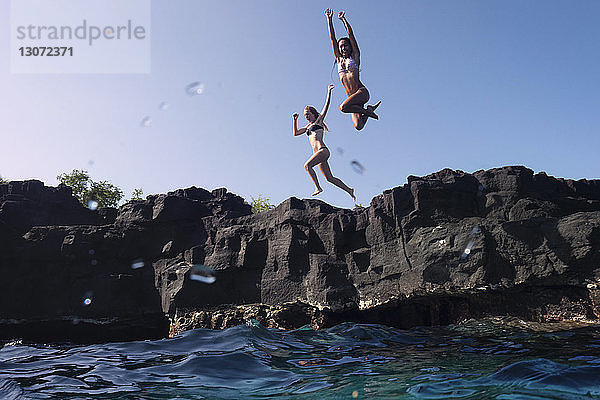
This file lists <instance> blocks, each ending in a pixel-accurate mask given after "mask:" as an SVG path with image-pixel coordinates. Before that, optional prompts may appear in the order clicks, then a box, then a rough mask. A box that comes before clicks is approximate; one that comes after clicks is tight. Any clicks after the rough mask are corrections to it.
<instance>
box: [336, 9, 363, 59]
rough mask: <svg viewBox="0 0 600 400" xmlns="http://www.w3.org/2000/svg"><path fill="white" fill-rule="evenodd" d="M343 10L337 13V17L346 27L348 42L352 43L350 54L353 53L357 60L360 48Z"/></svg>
mask: <svg viewBox="0 0 600 400" xmlns="http://www.w3.org/2000/svg"><path fill="white" fill-rule="evenodd" d="M345 14H346V13H345V11H340V13H339V14H338V18H339V19H341V20H342V22H343V23H344V26H345V27H346V31H347V32H348V38H350V44H351V45H352V55H354V60H355V61H356V62H358V59H359V57H360V50H359V49H358V43H357V42H356V38H355V37H354V32H353V31H352V27H351V26H350V24H349V23H348V20H346V15H345Z"/></svg>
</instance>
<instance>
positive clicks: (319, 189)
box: [312, 188, 323, 196]
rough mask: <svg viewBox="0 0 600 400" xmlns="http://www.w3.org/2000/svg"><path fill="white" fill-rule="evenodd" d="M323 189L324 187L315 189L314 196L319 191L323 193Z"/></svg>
mask: <svg viewBox="0 0 600 400" xmlns="http://www.w3.org/2000/svg"><path fill="white" fill-rule="evenodd" d="M322 191H323V189H321V188H318V189H317V190H315V192H314V193H313V194H312V195H313V196H316V195H318V194H319V193H321V192H322Z"/></svg>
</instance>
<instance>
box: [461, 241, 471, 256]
mask: <svg viewBox="0 0 600 400" xmlns="http://www.w3.org/2000/svg"><path fill="white" fill-rule="evenodd" d="M474 244H475V242H473V241H470V242H469V243H468V244H467V247H466V248H465V250H464V251H463V253H462V255H461V256H460V258H462V259H463V260H464V259H465V258H467V257H468V256H469V254H471V249H472V248H473V245H474Z"/></svg>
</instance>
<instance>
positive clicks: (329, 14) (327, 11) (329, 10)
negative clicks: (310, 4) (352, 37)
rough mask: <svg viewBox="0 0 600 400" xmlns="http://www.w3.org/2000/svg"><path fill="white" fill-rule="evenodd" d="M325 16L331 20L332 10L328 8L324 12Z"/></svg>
mask: <svg viewBox="0 0 600 400" xmlns="http://www.w3.org/2000/svg"><path fill="white" fill-rule="evenodd" d="M325 16H326V17H327V18H333V10H332V9H331V8H328V9H326V10H325Z"/></svg>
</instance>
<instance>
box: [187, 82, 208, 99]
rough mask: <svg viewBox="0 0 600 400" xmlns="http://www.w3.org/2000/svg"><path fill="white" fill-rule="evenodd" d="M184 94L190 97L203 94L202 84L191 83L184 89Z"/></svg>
mask: <svg viewBox="0 0 600 400" xmlns="http://www.w3.org/2000/svg"><path fill="white" fill-rule="evenodd" d="M185 92H186V93H187V94H188V95H190V96H198V95H200V94H202V93H204V84H203V83H202V82H192V83H190V84H188V85H187V86H186V87H185Z"/></svg>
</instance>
